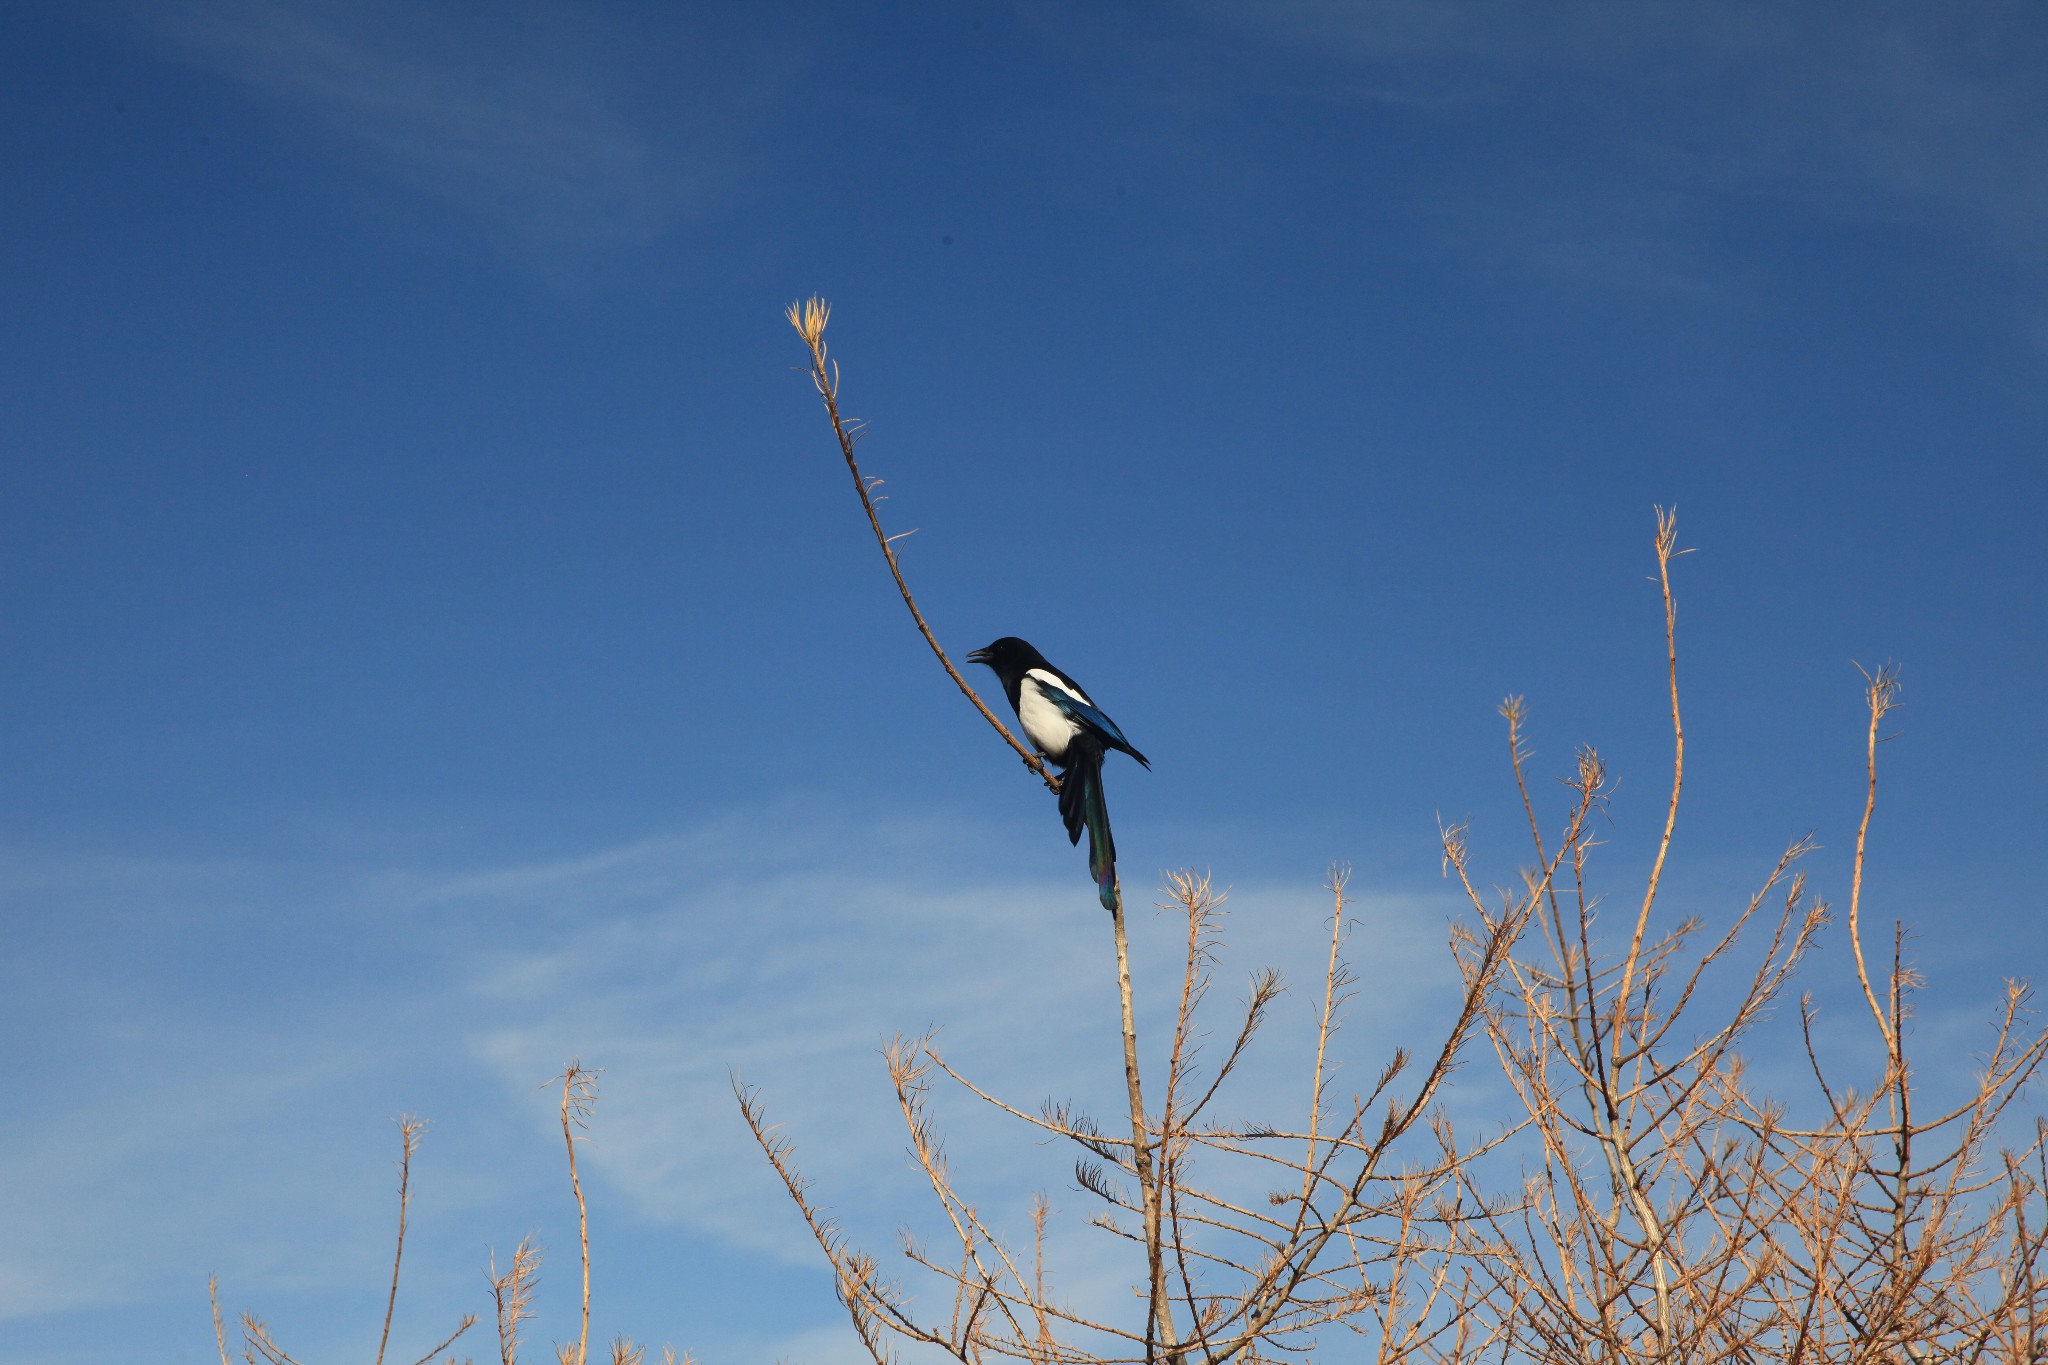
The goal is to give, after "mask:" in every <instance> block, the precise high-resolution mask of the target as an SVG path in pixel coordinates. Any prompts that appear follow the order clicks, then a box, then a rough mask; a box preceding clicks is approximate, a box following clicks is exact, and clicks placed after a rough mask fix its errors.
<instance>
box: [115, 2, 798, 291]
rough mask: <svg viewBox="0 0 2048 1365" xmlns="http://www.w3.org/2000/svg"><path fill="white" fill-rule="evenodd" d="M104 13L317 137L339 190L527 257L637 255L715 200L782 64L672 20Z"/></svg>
mask: <svg viewBox="0 0 2048 1365" xmlns="http://www.w3.org/2000/svg"><path fill="white" fill-rule="evenodd" d="M122 13H123V14H124V15H125V16H126V20H127V24H128V26H129V27H130V28H131V29H132V30H134V31H136V32H139V33H141V34H144V35H147V37H148V39H149V40H150V41H151V42H152V43H153V44H154V45H156V46H157V47H158V48H159V49H160V50H161V51H164V52H165V53H167V54H169V55H172V56H173V57H175V58H177V59H179V60H182V61H184V62H187V63H189V64H191V65H193V66H196V67H198V68H200V69H202V70H205V71H207V72H210V73H212V74H214V75H216V76H219V77H221V78H223V79H225V80H227V81H229V82H231V83H233V84H234V85H236V86H239V87H241V88H242V89H244V90H246V91H248V92H250V93H251V94H253V95H254V96H256V97H258V98H259V99H261V100H263V101H264V102H265V103H266V104H268V105H269V106H270V107H271V108H272V109H274V110H275V111H276V112H277V113H278V114H280V115H281V116H282V118H283V120H284V124H285V126H286V127H287V128H290V127H293V126H296V127H298V128H301V129H304V130H307V131H310V132H312V133H315V134H317V135H318V137H319V139H320V140H322V141H324V142H325V144H326V145H327V147H328V148H329V149H330V150H331V151H332V152H333V153H334V154H335V155H336V156H337V157H338V158H339V163H340V164H341V165H343V166H345V167H347V170H346V172H345V175H346V177H347V178H348V179H351V180H353V181H354V182H355V185H356V189H357V191H358V197H361V196H362V195H363V194H367V193H372V192H378V193H381V194H382V195H383V196H384V197H385V198H386V199H387V200H389V199H391V198H393V197H394V196H396V197H397V198H398V199H399V200H401V201H403V202H409V203H414V204H419V203H425V204H434V205H438V206H440V207H441V208H442V209H444V210H447V211H452V212H453V213H454V214H456V215H458V216H459V217H460V218H461V219H462V220H464V221H465V222H467V223H468V224H469V225H470V226H471V228H472V230H474V231H477V232H479V233H480V234H481V235H482V236H483V237H484V238H485V240H487V241H488V242H490V243H491V244H493V245H494V246H496V247H497V248H498V249H500V250H502V251H504V252H507V253H509V254H512V255H515V256H518V257H520V258H522V259H523V260H528V261H534V260H538V261H549V260H553V261H556V262H558V263H559V261H560V259H561V258H563V257H565V256H566V257H568V258H571V259H574V258H577V257H580V256H583V255H589V254H592V253H597V254H602V253H607V252H618V251H622V250H630V249H633V248H638V247H643V246H646V245H647V244H649V243H652V242H654V241H656V240H657V239H659V238H661V237H663V236H664V235H665V234H667V233H669V232H670V231H672V230H673V229H675V228H676V227H677V226H678V225H680V224H683V223H685V222H687V221H688V220H689V219H691V218H692V217H693V216H695V215H697V214H699V213H701V212H703V211H704V210H705V209H706V208H707V207H709V206H711V205H713V204H714V203H716V202H718V200H719V199H720V197H721V196H722V195H724V194H726V193H728V192H729V191H730V190H731V188H732V185H733V182H734V179H735V176H736V175H737V172H738V166H737V159H736V158H737V152H738V145H739V143H740V142H741V141H742V140H743V139H742V134H741V130H742V129H743V128H744V127H746V125H747V122H748V118H749V111H751V110H754V109H757V108H759V107H761V105H762V104H763V102H764V101H771V100H772V99H773V98H774V93H775V92H776V91H777V90H779V89H780V88H781V86H782V84H783V75H784V71H783V68H784V66H785V64H786V63H787V62H788V60H789V59H788V57H787V55H786V53H787V48H786V47H785V48H784V49H783V51H784V54H785V55H781V56H776V55H771V49H770V48H769V47H767V46H766V45H765V44H760V43H747V42H741V41H735V40H731V39H727V40H725V41H722V42H721V43H720V44H718V51H717V52H715V53H714V52H712V51H710V50H709V48H710V46H711V45H710V44H709V43H708V42H706V41H704V40H703V39H702V38H700V37H699V35H698V34H697V33H696V32H695V31H694V28H693V26H692V25H691V24H690V23H689V22H688V21H687V16H671V18H670V20H669V21H667V22H665V23H663V24H662V25H661V26H660V28H659V30H658V31H657V32H651V33H650V32H640V33H626V32H621V31H617V30H615V29H614V28H612V27H611V26H610V25H609V23H608V21H607V20H606V19H605V18H604V16H603V15H602V14H601V13H600V12H596V11H589V10H573V11H572V10H564V9H562V8H561V7H559V6H542V5H533V4H514V5H509V6H495V7H488V8H486V9H481V10H477V9H469V10H451V9H448V8H445V7H434V6H417V5H393V4H387V3H378V2H373V3H347V4H343V3H324V4H323V3H312V4H297V5H283V4H273V3H266V2H265V0H185V2H184V3H177V4H167V5H144V6H137V7H134V8H132V9H128V10H125V11H122ZM379 187H381V190H380V189H379ZM387 207H388V205H387ZM395 211H396V212H397V213H399V214H400V215H401V216H404V217H413V218H416V215H415V214H410V213H408V212H407V211H406V210H405V209H403V208H402V207H400V208H397V209H396V210H395Z"/></svg>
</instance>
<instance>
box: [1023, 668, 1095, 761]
mask: <svg viewBox="0 0 2048 1365" xmlns="http://www.w3.org/2000/svg"><path fill="white" fill-rule="evenodd" d="M1041 688H1044V689H1049V690H1051V691H1053V692H1056V693H1061V694H1063V695H1065V696H1069V697H1073V698H1075V699H1076V700H1079V701H1082V702H1087V701H1088V698H1087V697H1085V696H1082V695H1081V693H1080V692H1078V691H1076V690H1075V689H1074V688H1071V687H1068V686H1067V685H1066V684H1065V683H1063V682H1061V681H1060V680H1059V679H1058V678H1056V677H1054V676H1053V675H1052V674H1050V673H1048V672H1046V671H1045V670H1044V669H1042V668H1034V669H1032V670H1031V671H1030V672H1029V673H1026V674H1025V675H1024V682H1023V685H1022V686H1021V687H1019V688H1018V689H1017V719H1018V720H1019V721H1020V722H1022V723H1023V726H1024V737H1025V738H1026V739H1028V740H1030V741H1031V742H1032V744H1033V745H1035V746H1036V747H1037V748H1038V750H1039V752H1041V753H1043V754H1044V755H1045V756H1046V757H1047V758H1050V759H1053V760H1055V761H1057V760H1058V759H1061V758H1064V757H1065V756H1066V752H1067V743H1068V741H1070V740H1072V739H1073V737H1074V736H1075V735H1076V734H1079V733H1080V730H1081V727H1080V725H1079V724H1078V723H1076V722H1074V721H1071V720H1069V719H1067V717H1066V715H1065V713H1064V712H1062V711H1061V710H1060V709H1059V707H1057V706H1055V705H1054V704H1053V703H1052V702H1051V701H1049V700H1048V699H1047V698H1046V695H1045V692H1044V691H1041V690H1040V689H1041ZM1089 704H1090V705H1093V703H1092V702H1091V703H1089Z"/></svg>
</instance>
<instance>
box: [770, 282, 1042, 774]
mask: <svg viewBox="0 0 2048 1365" xmlns="http://www.w3.org/2000/svg"><path fill="white" fill-rule="evenodd" d="M784 316H785V317H787V318H788V319H789V325H790V326H791V327H794V328H795V329H796V334H797V335H798V336H800V337H802V338H803V341H804V345H805V346H806V347H807V348H808V349H809V350H810V353H811V382H812V383H813V384H815V385H816V386H817V389H818V396H819V397H820V398H821V399H823V400H824V403H825V415H826V416H827V417H829V418H831V420H832V434H833V435H834V436H836V437H838V439H839V453H840V454H841V455H842V456H844V457H845V459H846V470H847V473H849V474H851V475H852V476H853V491H854V492H855V493H856V494H858V495H859V496H860V505H861V510H862V511H864V512H866V513H867V517H868V526H869V528H870V529H871V530H873V531H874V533H875V543H876V544H877V545H878V546H880V547H881V550H882V558H883V559H885V560H887V561H888V562H889V575H890V577H892V578H894V579H895V580H896V591H897V592H898V593H899V594H901V595H902V598H903V605H904V606H906V607H908V608H909V609H910V619H911V620H913V621H915V622H916V623H917V631H918V634H920V635H922V636H924V642H925V643H926V644H928V645H930V646H931V650H932V653H933V654H934V655H936V656H937V657H938V660H939V664H940V666H941V667H943V668H944V669H945V670H946V676H947V677H949V678H951V679H952V680H953V683H954V685H955V686H957V687H958V688H959V689H960V692H961V695H963V696H965V697H966V698H967V700H968V701H970V702H972V703H973V704H974V709H975V710H977V711H979V712H981V718H982V719H983V720H985V721H987V722H988V723H989V724H990V725H992V726H994V727H995V731H996V733H997V734H999V735H1001V736H1002V737H1003V742H1004V743H1006V744H1008V745H1009V746H1010V747H1011V748H1012V749H1015V750H1016V751H1017V756H1018V757H1019V758H1022V759H1023V760H1024V766H1025V767H1027V768H1029V769H1031V771H1032V772H1034V773H1037V774H1038V776H1039V777H1040V778H1041V779H1042V780H1043V781H1044V782H1045V785H1046V786H1047V787H1048V788H1049V789H1051V790H1052V791H1055V792H1057V791H1058V790H1059V789H1060V781H1059V778H1058V777H1056V776H1054V774H1053V772H1052V770H1051V769H1050V768H1048V767H1047V766H1046V763H1045V759H1044V758H1043V757H1042V756H1040V755H1039V754H1036V753H1034V752H1032V751H1031V750H1030V749H1028V748H1026V747H1025V746H1024V745H1023V744H1022V743H1020V742H1019V741H1018V739H1017V737H1016V736H1015V735H1013V734H1011V733H1010V727H1009V726H1007V725H1005V724H1003V722H1002V721H1001V720H999V719H998V718H997V717H996V713H995V712H993V711H991V710H989V709H988V704H987V703H986V702H984V701H983V700H982V699H981V694H980V693H978V692H976V691H975V690H974V689H973V688H972V687H971V686H969V685H968V682H967V679H966V678H964V677H962V676H961V675H960V670H959V669H958V668H955V667H954V666H953V661H952V659H950V658H949V657H947V655H946V651H945V650H944V649H942V648H941V647H940V645H939V640H938V637H937V636H936V635H934V634H932V628H931V627H930V626H929V625H927V624H926V623H925V619H924V613H923V612H922V611H920V610H918V606H917V599H916V598H915V597H913V596H911V593H910V585H909V584H908V583H907V582H905V581H904V579H903V566H902V565H901V564H899V563H898V562H897V560H896V547H895V542H896V541H898V540H900V539H902V537H903V536H904V535H909V534H910V532H908V531H905V532H903V533H902V535H896V536H892V535H889V534H888V533H887V532H885V531H883V529H882V518H881V514H880V513H879V512H877V511H876V510H875V498H874V490H875V488H876V486H877V481H875V480H871V479H869V478H868V477H867V476H866V475H864V474H862V473H861V470H860V461H859V460H857V459H855V458H854V454H853V448H854V446H855V444H857V439H856V438H857V433H856V432H853V431H850V430H848V428H847V424H846V422H845V421H844V420H843V419H842V418H841V417H840V415H839V367H838V365H837V364H835V363H833V362H831V361H830V360H828V359H827V358H826V354H825V324H826V322H827V321H828V320H830V318H831V316H832V305H830V304H828V303H826V302H825V301H824V300H823V299H820V298H818V297H817V296H816V295H812V297H811V298H810V299H809V300H808V301H807V302H805V303H801V304H797V303H792V304H791V305H789V308H788V310H787V311H786V312H785V314H784Z"/></svg>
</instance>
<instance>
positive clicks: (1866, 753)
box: [1849, 667, 1899, 1065]
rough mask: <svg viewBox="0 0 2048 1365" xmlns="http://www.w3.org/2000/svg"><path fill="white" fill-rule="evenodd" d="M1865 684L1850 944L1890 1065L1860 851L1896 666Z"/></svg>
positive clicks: (1893, 1049)
mask: <svg viewBox="0 0 2048 1365" xmlns="http://www.w3.org/2000/svg"><path fill="white" fill-rule="evenodd" d="M1863 680H1864V682H1865V684H1866V686H1865V688H1864V691H1863V697H1864V701H1865V703H1866V704H1867V705H1868V706H1869V708H1870V728H1869V730H1868V731H1867V732H1866V735H1865V740H1864V749H1863V763H1864V773H1865V775H1866V782H1865V786H1864V790H1863V822H1862V823H1861V824H1859V825H1857V826H1856V862H1855V865H1854V866H1853V868H1852V869H1851V870H1850V874H1849V945H1850V947H1852V948H1853V949H1854V950H1855V952H1856V980H1857V981H1858V982H1860V983H1861V984H1862V986H1863V999H1864V1000H1865V1002H1867V1003H1868V1004H1869V1006H1870V1013H1871V1016H1872V1017H1873V1018H1874V1019H1876V1020H1877V1031H1878V1032H1879V1033H1881V1034H1883V1035H1884V1044H1885V1051H1886V1053H1887V1054H1888V1055H1889V1057H1890V1059H1891V1061H1892V1063H1893V1065H1897V1062H1898V1052H1899V1047H1898V1039H1897V1037H1896V1036H1895V1025H1896V1023H1897V1021H1896V1020H1894V1019H1889V1018H1887V1017H1886V1015H1885V1009H1884V1006H1883V1005H1881V1004H1879V1003H1878V1000H1877V992H1876V991H1875V990H1874V989H1872V987H1871V984H1870V971H1869V969H1868V968H1866V967H1865V966H1864V965H1863V851H1864V847H1865V846H1866V844H1868V842H1869V840H1870V817H1871V816H1872V815H1874V814H1875V813H1876V811H1877V741H1878V734H1877V731H1878V726H1879V725H1880V724H1881V723H1882V722H1883V721H1884V718H1885V713H1886V712H1888V711H1890V710H1891V709H1892V705H1893V703H1894V702H1895V701H1896V700H1897V699H1898V693H1899V675H1898V670H1897V669H1895V668H1891V667H1885V668H1880V669H1878V670H1877V672H1876V673H1874V674H1873V673H1865V674H1864V675H1863Z"/></svg>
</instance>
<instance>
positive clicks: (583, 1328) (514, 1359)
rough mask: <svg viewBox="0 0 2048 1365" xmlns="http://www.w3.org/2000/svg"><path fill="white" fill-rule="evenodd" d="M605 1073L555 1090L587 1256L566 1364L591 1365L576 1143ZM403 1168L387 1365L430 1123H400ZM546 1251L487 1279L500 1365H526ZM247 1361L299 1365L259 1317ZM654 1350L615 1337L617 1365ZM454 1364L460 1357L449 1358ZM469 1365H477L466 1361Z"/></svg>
mask: <svg viewBox="0 0 2048 1365" xmlns="http://www.w3.org/2000/svg"><path fill="white" fill-rule="evenodd" d="M601 1074H602V1073H601V1072H598V1071H594V1070H591V1069H590V1068H587V1067H585V1066H583V1065H582V1063H580V1062H570V1063H569V1065H568V1067H567V1068H565V1069H564V1071H563V1073H562V1075H560V1076H559V1077H557V1078H556V1080H555V1081H551V1082H549V1084H550V1085H553V1084H556V1083H557V1082H559V1084H560V1086H561V1099H560V1102H559V1106H558V1112H559V1115H560V1120H561V1126H562V1140H563V1144H564V1146H565V1147H566V1148H567V1151H568V1161H569V1188H570V1190H571V1192H572V1193H573V1194H574V1195H575V1198H576V1230H577V1237H578V1242H579V1246H580V1249H581V1252H582V1265H583V1286H582V1296H581V1307H582V1316H581V1325H580V1333H579V1335H578V1337H577V1340H576V1341H575V1342H574V1343H570V1344H563V1345H558V1346H557V1347H556V1348H555V1355H556V1358H557V1360H558V1361H559V1362H560V1365H586V1362H587V1360H588V1356H589V1344H590V1210H589V1206H588V1205H587V1204H586V1203H585V1201H584V1198H583V1182H582V1178H581V1176H580V1175H579V1173H578V1170H577V1162H576V1144H577V1143H579V1142H581V1141H583V1140H584V1139H583V1138H582V1137H581V1136H580V1134H579V1130H582V1129H586V1128H587V1127H588V1125H589V1120H590V1116H591V1112H592V1111H593V1109H594V1108H595V1107H596V1104H597V1078H598V1077H599V1075H601ZM397 1122H398V1132H399V1142H400V1147H399V1163H398V1239H397V1246H396V1249H395V1250H394V1251H393V1253H392V1257H391V1288H390V1293H389V1294H388V1295H387V1296H386V1298H385V1306H384V1330H383V1334H382V1336H381V1338H380V1339H379V1342H378V1354H377V1359H378V1361H379V1365H381V1362H382V1361H383V1358H384V1350H385V1348H386V1346H388V1345H389V1343H390V1339H391V1319H392V1315H393V1313H394V1312H395V1311H396V1308H397V1303H398V1282H399V1271H400V1268H401V1266H402V1265H403V1263H404V1260H405V1234H406V1217H407V1213H408V1211H409V1208H410V1202H411V1191H412V1159H413V1157H414V1156H415V1155H417V1154H418V1152H419V1146H420V1139H421V1138H422V1137H423V1136H424V1135H425V1132H426V1127H427V1125H426V1122H425V1121H424V1120H422V1119H418V1118H414V1117H412V1116H411V1115H407V1116H405V1117H404V1118H401V1119H399V1120H398V1121H397ZM540 1262H541V1250H540V1247H539V1245H538V1244H537V1243H536V1242H535V1241H534V1239H533V1238H532V1237H531V1236H528V1237H524V1238H522V1239H520V1242H519V1245H518V1247H517V1248H516V1249H515V1250H514V1251H513V1253H512V1262H511V1264H510V1265H508V1266H507V1267H506V1268H505V1269H504V1271H502V1272H500V1271H499V1269H498V1265H497V1258H496V1256H495V1254H494V1255H493V1256H492V1257H491V1261H490V1268H489V1270H488V1271H487V1272H486V1278H487V1279H488V1281H489V1283H490V1290H491V1301H492V1304H493V1306H494V1308H495V1317H496V1319H497V1326H498V1361H499V1365H518V1359H519V1337H520V1330H521V1328H522V1327H523V1326H524V1325H525V1324H526V1322H527V1320H528V1319H529V1318H530V1317H531V1315H532V1304H533V1291H534V1286H535V1285H536V1284H537V1283H538V1282H539V1279H540ZM206 1293H207V1299H208V1301H209V1302H210V1303H211V1305H212V1308H213V1335H214V1344H215V1346H216V1347H217V1348H218V1349H219V1352H220V1359H221V1365H229V1360H228V1342H227V1330H226V1328H225V1326H224V1325H223V1323H222V1321H221V1310H220V1286H219V1282H218V1281H217V1280H216V1279H214V1278H212V1277H209V1278H208V1279H207V1282H206ZM476 1322H477V1318H476V1314H474V1313H469V1314H465V1315H464V1316H463V1318H462V1321H461V1322H460V1323H459V1324H458V1325H457V1327H456V1329H455V1330H454V1331H453V1332H451V1333H449V1335H448V1336H447V1338H446V1339H444V1340H443V1341H441V1342H440V1343H438V1344H437V1345H435V1347H434V1348H433V1349H432V1350H430V1351H428V1352H427V1353H426V1354H425V1355H423V1356H421V1357H419V1359H418V1360H416V1361H414V1362H412V1365H431V1362H432V1361H433V1360H434V1359H435V1357H437V1356H440V1355H441V1354H442V1353H443V1352H445V1351H446V1350H447V1349H448V1348H449V1347H450V1346H452V1345H454V1344H455V1341H456V1340H457V1338H459V1337H461V1336H462V1334H463V1333H465V1332H467V1331H468V1330H469V1329H470V1328H472V1327H474V1326H475V1325H476ZM241 1329H242V1342H241V1345H242V1357H243V1359H244V1361H245V1362H247V1365H258V1362H259V1361H260V1362H263V1363H264V1365H299V1362H298V1361H297V1360H296V1359H295V1358H294V1357H293V1356H291V1355H290V1354H289V1353H288V1352H287V1351H286V1350H285V1349H284V1348H283V1347H282V1346H280V1345H279V1344H278V1343H277V1340H276V1339H275V1338H274V1337H272V1336H271V1334H270V1328H269V1326H268V1324H266V1323H265V1322H264V1321H263V1319H261V1318H259V1317H257V1316H256V1315H255V1314H253V1313H243V1314H242V1317H241ZM646 1355H647V1352H646V1348H645V1347H642V1346H638V1345H635V1344H634V1342H633V1339H632V1338H631V1337H625V1336H620V1337H615V1338H613V1340H612V1343H611V1350H610V1358H611V1363H612V1365H643V1362H644V1361H645V1359H646ZM447 1359H448V1362H449V1365H453V1362H454V1358H453V1357H452V1356H450V1357H448V1358H447ZM661 1361H662V1365H695V1358H694V1357H693V1356H689V1355H685V1356H683V1357H682V1359H681V1361H680V1362H678V1360H677V1358H676V1353H675V1350H674V1348H672V1347H666V1346H665V1347H663V1348H662V1354H661ZM464 1365H470V1362H467V1361H465V1362H464Z"/></svg>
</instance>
